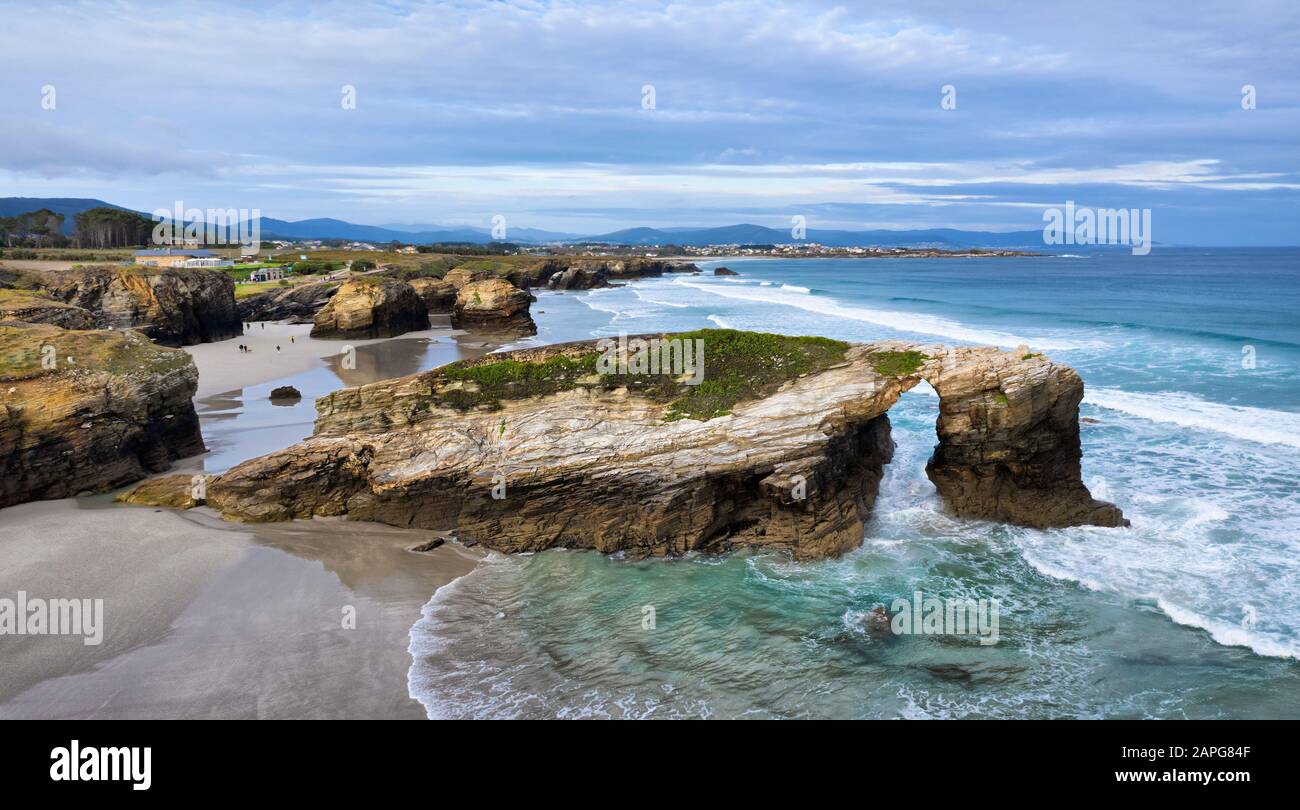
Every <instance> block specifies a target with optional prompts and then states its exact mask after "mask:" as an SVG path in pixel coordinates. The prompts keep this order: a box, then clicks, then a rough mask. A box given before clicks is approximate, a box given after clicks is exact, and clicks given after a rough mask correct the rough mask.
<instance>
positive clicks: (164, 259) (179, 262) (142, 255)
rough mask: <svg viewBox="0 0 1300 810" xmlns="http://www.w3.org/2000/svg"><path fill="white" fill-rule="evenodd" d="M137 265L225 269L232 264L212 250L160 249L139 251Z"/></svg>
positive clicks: (136, 257) (135, 256) (136, 258)
mask: <svg viewBox="0 0 1300 810" xmlns="http://www.w3.org/2000/svg"><path fill="white" fill-rule="evenodd" d="M134 258H135V263H136V264H138V265H143V266H145V267H225V266H227V265H229V264H231V262H229V261H228V260H226V259H222V258H221V257H220V256H218V255H217V254H215V253H213V252H212V251H210V250H201V249H190V248H158V249H155V250H137V251H136V252H135V253H134Z"/></svg>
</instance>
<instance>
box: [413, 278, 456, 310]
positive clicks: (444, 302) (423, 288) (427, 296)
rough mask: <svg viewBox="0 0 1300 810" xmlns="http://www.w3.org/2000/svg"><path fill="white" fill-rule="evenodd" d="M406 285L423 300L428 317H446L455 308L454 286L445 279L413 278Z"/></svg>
mask: <svg viewBox="0 0 1300 810" xmlns="http://www.w3.org/2000/svg"><path fill="white" fill-rule="evenodd" d="M407 283H408V284H410V285H411V287H412V288H413V289H414V290H415V293H416V295H419V296H420V298H421V299H423V300H424V306H425V309H427V310H428V312H429V314H430V315H448V314H450V313H451V311H452V310H453V309H455V308H456V290H457V287H456V285H455V284H454V283H453V282H451V281H447V280H445V279H438V278H413V279H411V280H410V281H409V282H407Z"/></svg>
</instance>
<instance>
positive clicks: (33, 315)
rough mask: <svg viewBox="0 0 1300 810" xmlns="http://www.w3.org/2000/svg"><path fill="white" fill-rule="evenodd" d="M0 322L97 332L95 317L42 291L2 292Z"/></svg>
mask: <svg viewBox="0 0 1300 810" xmlns="http://www.w3.org/2000/svg"><path fill="white" fill-rule="evenodd" d="M0 321H24V322H26V323H47V324H50V325H51V326H58V327H61V328H63V329H94V328H95V316H94V315H93V314H92V313H91V312H90V311H89V310H85V309H82V308H81V307H75V306H73V305H72V304H65V303H63V302H62V301H58V300H55V299H54V298H51V297H50V295H49V293H46V292H43V291H39V290H5V289H0Z"/></svg>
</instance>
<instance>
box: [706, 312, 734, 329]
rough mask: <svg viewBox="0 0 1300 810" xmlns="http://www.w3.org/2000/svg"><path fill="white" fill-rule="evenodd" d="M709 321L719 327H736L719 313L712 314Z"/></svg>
mask: <svg viewBox="0 0 1300 810" xmlns="http://www.w3.org/2000/svg"><path fill="white" fill-rule="evenodd" d="M709 322H710V323H712V324H713V325H714V326H716V327H718V328H719V329H735V328H736V327H734V326H732V325H731V324H729V323H727V322H726V321H724V320H722V319H721V318H719V317H718V316H717V315H710V316H709Z"/></svg>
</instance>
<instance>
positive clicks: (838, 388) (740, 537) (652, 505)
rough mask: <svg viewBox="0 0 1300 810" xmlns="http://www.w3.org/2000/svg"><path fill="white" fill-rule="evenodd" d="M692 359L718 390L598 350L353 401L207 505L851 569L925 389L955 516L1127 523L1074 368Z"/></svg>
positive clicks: (523, 546)
mask: <svg viewBox="0 0 1300 810" xmlns="http://www.w3.org/2000/svg"><path fill="white" fill-rule="evenodd" d="M664 337H670V338H671V337H673V336H664ZM685 338H686V339H687V340H692V341H693V340H702V341H703V343H702V346H703V357H704V380H705V381H706V382H708V383H711V385H700V386H692V385H688V384H687V383H688V382H689V381H690V379H691V375H690V374H689V373H684V374H681V375H677V376H674V375H672V374H653V373H641V374H637V373H635V372H636V371H638V370H644V369H641V367H640V366H639V365H629V367H628V368H626V369H625V370H626V371H630V372H633V373H623V374H621V373H619V372H618V367H617V365H615V368H614V369H613V370H611V369H609V368H608V367H607V366H604V365H602V363H603V361H602V359H601V358H602V357H605V358H608V357H609V355H608V354H605V355H602V350H603V349H604V348H605V346H601V347H599V348H598V347H597V345H596V344H595V343H594V342H590V341H588V342H582V343H574V344H563V345H558V346H547V347H542V348H538V349H526V350H519V351H515V352H509V353H505V354H499V355H490V356H488V357H484V358H480V359H479V360H476V361H470V362H462V363H455V364H452V365H451V366H446V367H443V368H441V369H437V370H434V371H430V372H425V373H422V374H416V375H413V376H410V377H403V378H400V379H396V380H387V381H384V382H380V383H373V384H370V385H364V386H360V387H358V388H348V389H344V390H341V391H337V392H335V393H333V394H331V395H329V396H326V397H322V398H320V399H319V400H317V402H316V410H317V420H316V426H315V431H314V434H313V436H312V437H311V438H309V439H307V440H305V441H303V442H300V443H299V444H296V445H293V446H292V447H289V448H286V449H285V450H282V451H279V452H276V453H272V454H270V455H267V456H263V457H261V458H257V459H252V460H250V461H246V462H244V463H243V464H240V465H238V466H236V467H234V468H233V469H231V470H230V471H229V472H227V473H226V474H224V475H222V476H219V477H217V478H216V479H214V480H212V481H211V482H210V483H209V485H208V503H209V505H210V506H212V507H214V508H216V509H218V510H220V511H221V512H222V514H223V515H224V516H225V517H226V518H228V519H232V520H244V521H275V520H288V519H291V518H307V517H311V516H312V515H347V516H348V517H349V518H351V519H354V520H374V521H379V522H382V523H388V524H391V525H395V526H404V527H415V528H423V529H433V530H439V531H446V530H455V531H456V532H457V535H458V536H459V537H461V538H463V539H464V540H466V541H468V542H473V541H478V542H480V543H482V544H484V545H486V546H488V547H489V548H493V549H497V550H499V551H505V552H521V551H537V550H541V549H546V548H552V547H569V548H593V549H597V550H599V551H602V552H606V553H612V552H616V551H626V552H629V553H631V554H634V555H663V554H681V553H684V552H687V551H691V550H701V551H722V550H726V549H730V548H735V547H739V546H751V547H760V548H773V549H785V550H788V551H789V552H791V553H792V554H793V555H794V556H796V557H798V558H818V557H826V556H832V555H836V554H840V553H843V552H844V551H848V550H850V549H853V548H856V547H857V546H858V545H860V544H861V542H862V538H863V531H864V522H865V521H866V520H867V519H868V518H869V517H870V513H871V508H872V506H873V504H874V502H875V499H876V494H877V489H878V486H879V482H880V479H881V476H882V473H883V465H884V464H886V463H888V462H889V460H890V458H891V456H892V453H893V442H892V441H891V439H890V433H889V420H888V417H887V416H886V411H887V410H888V409H889V408H890V407H891V406H892V405H893V404H894V402H896V401H897V399H898V397H899V395H900V394H902V393H903V392H904V391H906V390H908V389H910V388H912V387H913V386H915V385H917V384H918V383H919V382H920V381H921V380H922V379H926V380H929V381H930V382H931V384H932V385H934V387H935V388H936V390H938V391H939V392H940V397H941V418H940V423H939V437H940V445H939V447H938V448H936V450H935V460H932V461H931V465H930V468H929V471H930V475H931V478H932V479H933V480H934V481H935V483H936V486H937V487H938V489H939V493H940V495H941V496H943V498H944V500H945V502H946V503H947V504H948V505H949V507H950V509H952V511H954V512H955V513H957V514H959V515H963V516H968V517H979V518H990V519H998V520H1007V521H1011V522H1017V523H1024V524H1026V525H1031V526H1047V525H1052V526H1066V525H1076V524H1079V523H1094V524H1098V525H1104V526H1115V525H1122V524H1123V523H1124V521H1123V518H1122V516H1121V515H1120V513H1119V510H1118V509H1117V508H1115V507H1114V506H1113V505H1111V504H1105V503H1101V502H1099V501H1094V500H1093V499H1092V498H1091V496H1090V494H1089V493H1088V490H1087V489H1086V488H1085V487H1084V486H1083V484H1082V482H1081V481H1080V479H1079V460H1080V448H1079V443H1078V425H1077V407H1078V402H1079V399H1078V398H1079V396H1081V394H1082V383H1081V382H1080V381H1079V378H1078V375H1077V374H1075V373H1074V372H1073V370H1071V369H1069V368H1067V367H1065V366H1059V365H1056V364H1053V363H1051V362H1050V361H1049V360H1047V359H1045V358H1041V357H1034V358H1024V357H1021V356H1018V355H1015V354H1014V353H1013V354H1005V353H1003V352H1001V351H998V350H997V349H991V348H988V349H964V348H963V349H949V348H945V347H943V346H933V345H925V346H921V345H915V344H907V343H899V342H882V343H875V344H866V345H862V344H845V343H839V342H837V341H829V340H826V339H825V338H791V337H785V336H778V335H762V334H756V333H749V332H736V331H733V330H700V331H699V332H694V333H689V334H688V335H686V336H685ZM669 345H670V346H671V345H672V344H669ZM642 357H643V356H642ZM674 370H676V369H674ZM990 386H994V387H996V388H997V390H998V391H1000V392H1002V394H1005V398H1006V400H1007V402H1006V403H1005V404H1004V403H1002V401H1001V399H1000V396H1001V395H1002V394H999V393H997V392H995V391H994V390H992V389H991V388H990Z"/></svg>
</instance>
